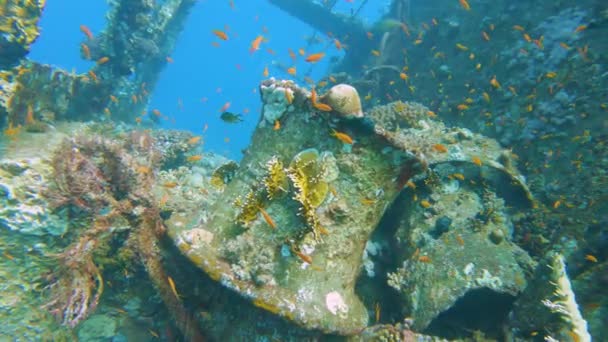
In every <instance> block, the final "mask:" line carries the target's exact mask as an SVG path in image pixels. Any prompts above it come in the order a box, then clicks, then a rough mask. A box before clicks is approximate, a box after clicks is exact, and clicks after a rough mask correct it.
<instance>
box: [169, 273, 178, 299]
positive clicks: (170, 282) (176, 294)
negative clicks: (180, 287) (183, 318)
mask: <svg viewBox="0 0 608 342" xmlns="http://www.w3.org/2000/svg"><path fill="white" fill-rule="evenodd" d="M167 281H169V286H170V287H171V292H173V294H174V295H175V298H177V299H180V298H179V297H180V296H179V293H177V289H176V288H175V282H174V281H173V278H171V277H167Z"/></svg>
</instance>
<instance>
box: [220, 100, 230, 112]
mask: <svg viewBox="0 0 608 342" xmlns="http://www.w3.org/2000/svg"><path fill="white" fill-rule="evenodd" d="M228 108H230V101H228V102H226V103H224V105H223V106H222V108H220V113H223V112H225V111H227V110H228Z"/></svg>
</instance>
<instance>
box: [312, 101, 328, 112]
mask: <svg viewBox="0 0 608 342" xmlns="http://www.w3.org/2000/svg"><path fill="white" fill-rule="evenodd" d="M312 105H313V107H315V108H316V109H318V110H320V111H322V112H331V111H332V110H333V108H331V106H330V105H328V104H325V103H320V102H313V104H312Z"/></svg>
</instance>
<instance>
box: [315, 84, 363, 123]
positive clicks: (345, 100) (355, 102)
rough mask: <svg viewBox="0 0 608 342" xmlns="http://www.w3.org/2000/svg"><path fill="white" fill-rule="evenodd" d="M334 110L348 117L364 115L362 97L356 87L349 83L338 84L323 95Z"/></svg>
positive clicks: (323, 99) (324, 99)
mask: <svg viewBox="0 0 608 342" xmlns="http://www.w3.org/2000/svg"><path fill="white" fill-rule="evenodd" d="M322 101H325V102H326V103H327V104H328V105H330V106H331V108H332V109H333V110H335V111H336V112H338V113H340V114H341V115H343V116H344V117H347V118H361V117H363V110H362V109H361V99H360V98H359V93H358V92H357V89H355V87H353V86H350V85H348V84H337V85H335V86H333V87H332V88H331V89H329V91H328V92H327V94H325V95H324V96H323V97H322Z"/></svg>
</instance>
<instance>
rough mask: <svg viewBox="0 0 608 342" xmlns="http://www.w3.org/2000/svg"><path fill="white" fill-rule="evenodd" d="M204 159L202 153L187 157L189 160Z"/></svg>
mask: <svg viewBox="0 0 608 342" xmlns="http://www.w3.org/2000/svg"><path fill="white" fill-rule="evenodd" d="M201 159H203V156H201V155H200V154H197V155H194V156H189V157H188V158H186V160H187V161H189V162H197V161H199V160H201Z"/></svg>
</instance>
